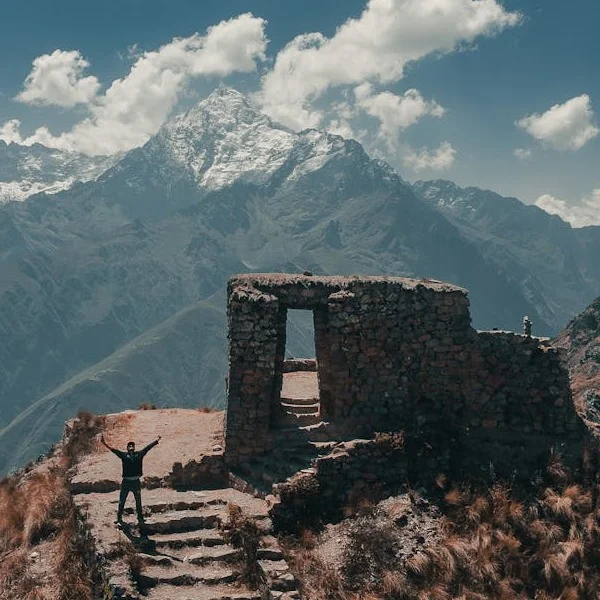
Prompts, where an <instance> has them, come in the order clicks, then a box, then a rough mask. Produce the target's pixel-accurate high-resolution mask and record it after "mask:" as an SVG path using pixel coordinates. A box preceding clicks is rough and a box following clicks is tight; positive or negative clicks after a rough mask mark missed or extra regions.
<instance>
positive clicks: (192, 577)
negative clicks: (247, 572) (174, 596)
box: [138, 562, 237, 588]
mask: <svg viewBox="0 0 600 600" xmlns="http://www.w3.org/2000/svg"><path fill="white" fill-rule="evenodd" d="M138 579H139V583H140V587H142V588H152V587H156V586H157V585H159V584H161V583H168V584H169V585H176V586H192V585H197V584H199V583H200V584H205V585H220V584H224V583H233V582H234V581H235V580H236V579H237V571H234V570H233V569H231V568H229V567H224V566H221V565H219V564H217V565H215V564H211V565H208V566H198V565H193V564H190V563H181V562H174V563H173V566H172V567H165V566H162V565H149V566H146V567H144V568H143V569H142V572H141V574H140V575H139V578H138Z"/></svg>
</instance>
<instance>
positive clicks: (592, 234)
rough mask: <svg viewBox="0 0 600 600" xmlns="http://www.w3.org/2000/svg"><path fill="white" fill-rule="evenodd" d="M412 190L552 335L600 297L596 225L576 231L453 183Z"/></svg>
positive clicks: (425, 184) (527, 208)
mask: <svg viewBox="0 0 600 600" xmlns="http://www.w3.org/2000/svg"><path fill="white" fill-rule="evenodd" d="M413 188H414V189H415V191H416V192H417V194H418V195H419V196H420V197H421V198H423V200H424V201H426V202H427V203H429V204H430V205H431V206H434V207H435V208H437V209H438V210H439V211H440V212H441V213H442V214H443V215H444V216H446V217H447V218H448V219H449V220H450V221H451V222H452V223H453V224H454V225H455V226H456V227H457V228H458V230H459V231H460V233H461V235H462V236H463V237H464V238H465V239H468V240H469V241H470V242H471V243H472V244H473V245H474V246H475V247H476V248H477V250H478V251H479V253H480V254H481V255H482V256H483V257H484V258H485V260H486V261H487V262H488V263H489V264H491V265H493V268H494V269H495V270H496V271H498V272H500V273H502V274H503V276H504V277H506V279H507V280H508V281H510V282H511V283H512V284H513V285H516V286H518V288H519V289H520V290H521V293H522V294H523V296H524V297H525V298H527V299H528V300H529V301H530V302H531V303H532V304H534V305H535V306H536V308H537V309H538V312H539V314H540V315H541V316H542V318H543V319H544V321H545V322H547V323H550V324H551V325H552V329H553V330H554V331H558V330H559V329H561V328H562V327H563V326H564V324H565V323H566V322H567V321H568V320H569V319H570V318H571V317H572V316H573V313H574V311H575V312H579V311H581V310H583V308H584V307H585V306H586V305H587V304H588V303H589V302H590V301H591V300H592V299H593V298H595V297H596V296H597V295H598V294H600V270H599V266H598V261H597V260H596V257H597V256H598V251H600V227H585V228H582V229H574V228H572V227H571V226H570V225H569V224H568V223H565V222H564V221H563V220H562V219H560V217H558V216H556V215H549V214H548V213H546V212H544V211H543V210H542V209H540V208H538V207H537V206H533V205H526V204H523V203H522V202H520V201H519V200H517V199H516V198H505V197H503V196H500V195H499V194H496V193H495V192H492V191H490V190H482V189H479V188H475V187H469V188H461V187H459V186H457V185H456V184H454V183H452V182H451V181H444V180H436V181H417V182H416V183H415V184H414V186H413ZM535 325H536V324H534V326H535Z"/></svg>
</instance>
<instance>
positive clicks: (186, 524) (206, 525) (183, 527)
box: [146, 510, 221, 534]
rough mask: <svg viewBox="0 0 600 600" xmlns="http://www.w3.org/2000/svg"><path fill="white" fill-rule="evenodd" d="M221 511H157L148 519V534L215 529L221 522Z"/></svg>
mask: <svg viewBox="0 0 600 600" xmlns="http://www.w3.org/2000/svg"><path fill="white" fill-rule="evenodd" d="M220 517H221V513H220V512H217V511H215V512H212V513H210V512H205V513H201V512H199V511H196V510H178V511H171V512H166V513H156V514H153V515H151V516H150V517H149V518H148V519H147V520H146V531H147V533H148V534H155V533H178V532H180V531H194V530H196V529H215V528H216V527H218V525H219V522H220Z"/></svg>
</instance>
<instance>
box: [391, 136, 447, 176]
mask: <svg viewBox="0 0 600 600" xmlns="http://www.w3.org/2000/svg"><path fill="white" fill-rule="evenodd" d="M455 157H456V149H455V148H453V147H452V144H450V142H442V143H441V144H440V145H439V146H438V147H437V148H436V149H435V150H433V151H432V150H429V149H428V148H421V149H420V150H409V151H407V152H406V153H405V154H404V156H403V157H402V161H403V162H404V165H405V166H406V167H409V168H410V169H412V170H413V171H416V172H419V171H424V170H426V169H432V170H436V171H443V170H445V169H449V168H450V167H451V166H452V165H453V163H454V159H455Z"/></svg>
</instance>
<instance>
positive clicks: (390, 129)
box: [354, 83, 445, 149]
mask: <svg viewBox="0 0 600 600" xmlns="http://www.w3.org/2000/svg"><path fill="white" fill-rule="evenodd" d="M354 95H355V97H356V104H357V106H358V107H359V108H361V109H362V110H364V111H365V112H366V113H367V114H368V115H370V116H372V117H375V118H377V119H378V120H379V123H380V125H379V137H381V138H382V139H383V140H384V141H385V142H386V144H387V145H388V147H389V148H390V149H394V148H395V147H396V141H397V138H398V135H399V133H400V132H401V131H403V130H404V129H406V128H407V127H410V126H411V125H414V124H415V123H416V122H417V121H419V120H420V119H421V118H422V117H424V116H425V115H431V116H434V117H441V116H443V115H444V113H445V110H444V108H443V107H441V106H440V105H439V104H438V103H437V102H435V101H433V100H432V101H428V100H425V99H424V98H423V96H421V94H420V93H419V91H418V90H415V89H410V90H408V91H406V92H404V94H403V95H396V94H392V93H391V92H381V93H379V94H374V93H373V86H372V85H371V84H370V83H363V84H361V85H359V86H358V87H357V88H356V89H355V90H354Z"/></svg>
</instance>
